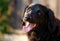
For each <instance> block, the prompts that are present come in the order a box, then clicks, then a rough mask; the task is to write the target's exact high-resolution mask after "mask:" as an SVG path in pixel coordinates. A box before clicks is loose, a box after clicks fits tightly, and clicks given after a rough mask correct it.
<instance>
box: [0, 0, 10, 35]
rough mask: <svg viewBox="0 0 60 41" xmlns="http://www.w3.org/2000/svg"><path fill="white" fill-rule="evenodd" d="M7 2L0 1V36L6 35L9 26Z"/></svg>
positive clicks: (7, 0)
mask: <svg viewBox="0 0 60 41" xmlns="http://www.w3.org/2000/svg"><path fill="white" fill-rule="evenodd" d="M9 2H10V0H0V34H3V33H7V26H9V14H8V6H9Z"/></svg>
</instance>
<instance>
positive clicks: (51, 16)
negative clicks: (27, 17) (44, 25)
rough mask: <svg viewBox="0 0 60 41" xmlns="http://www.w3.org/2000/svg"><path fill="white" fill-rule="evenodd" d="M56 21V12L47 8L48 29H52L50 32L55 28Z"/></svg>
mask: <svg viewBox="0 0 60 41" xmlns="http://www.w3.org/2000/svg"><path fill="white" fill-rule="evenodd" d="M54 21H55V16H54V12H53V11H52V10H51V9H49V8H48V9H47V22H48V29H49V31H50V33H52V32H53V31H54V30H55V28H54V26H53V25H54Z"/></svg>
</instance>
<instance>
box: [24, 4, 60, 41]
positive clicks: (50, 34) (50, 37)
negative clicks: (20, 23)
mask: <svg viewBox="0 0 60 41" xmlns="http://www.w3.org/2000/svg"><path fill="white" fill-rule="evenodd" d="M29 11H31V12H29ZM25 13H27V14H26V16H25V15H24V17H25V19H24V20H25V21H29V22H31V23H36V24H37V26H36V27H35V28H33V29H32V30H31V31H29V32H28V33H27V35H28V39H29V41H60V20H58V19H56V18H55V16H54V13H53V11H52V10H51V9H49V8H47V7H45V6H43V5H41V4H34V5H29V6H28V7H27V8H26V9H25Z"/></svg>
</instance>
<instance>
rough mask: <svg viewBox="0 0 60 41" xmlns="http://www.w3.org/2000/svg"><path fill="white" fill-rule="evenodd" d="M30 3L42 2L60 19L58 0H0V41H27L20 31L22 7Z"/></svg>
mask: <svg viewBox="0 0 60 41" xmlns="http://www.w3.org/2000/svg"><path fill="white" fill-rule="evenodd" d="M31 3H39V4H42V5H44V6H46V7H48V8H50V9H52V10H53V11H54V15H55V17H56V18H58V19H60V0H0V41H28V38H27V36H26V33H25V32H23V31H22V18H23V15H24V13H23V12H24V9H25V7H26V6H27V5H29V4H31Z"/></svg>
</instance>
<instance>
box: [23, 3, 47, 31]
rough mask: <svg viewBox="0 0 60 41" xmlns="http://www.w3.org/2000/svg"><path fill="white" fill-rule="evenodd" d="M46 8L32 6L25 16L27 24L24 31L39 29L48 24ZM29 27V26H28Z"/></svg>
mask: <svg viewBox="0 0 60 41" xmlns="http://www.w3.org/2000/svg"><path fill="white" fill-rule="evenodd" d="M44 8H45V7H43V6H40V5H39V4H36V5H32V6H31V5H30V6H28V7H27V8H26V10H25V15H24V18H23V21H24V23H25V26H24V27H23V29H26V31H27V29H29V30H28V31H30V30H31V29H33V28H34V27H37V26H38V25H39V26H41V25H44V24H45V23H46V14H45V12H44V10H45V9H44ZM26 25H28V26H26ZM28 31H27V32H28Z"/></svg>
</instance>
